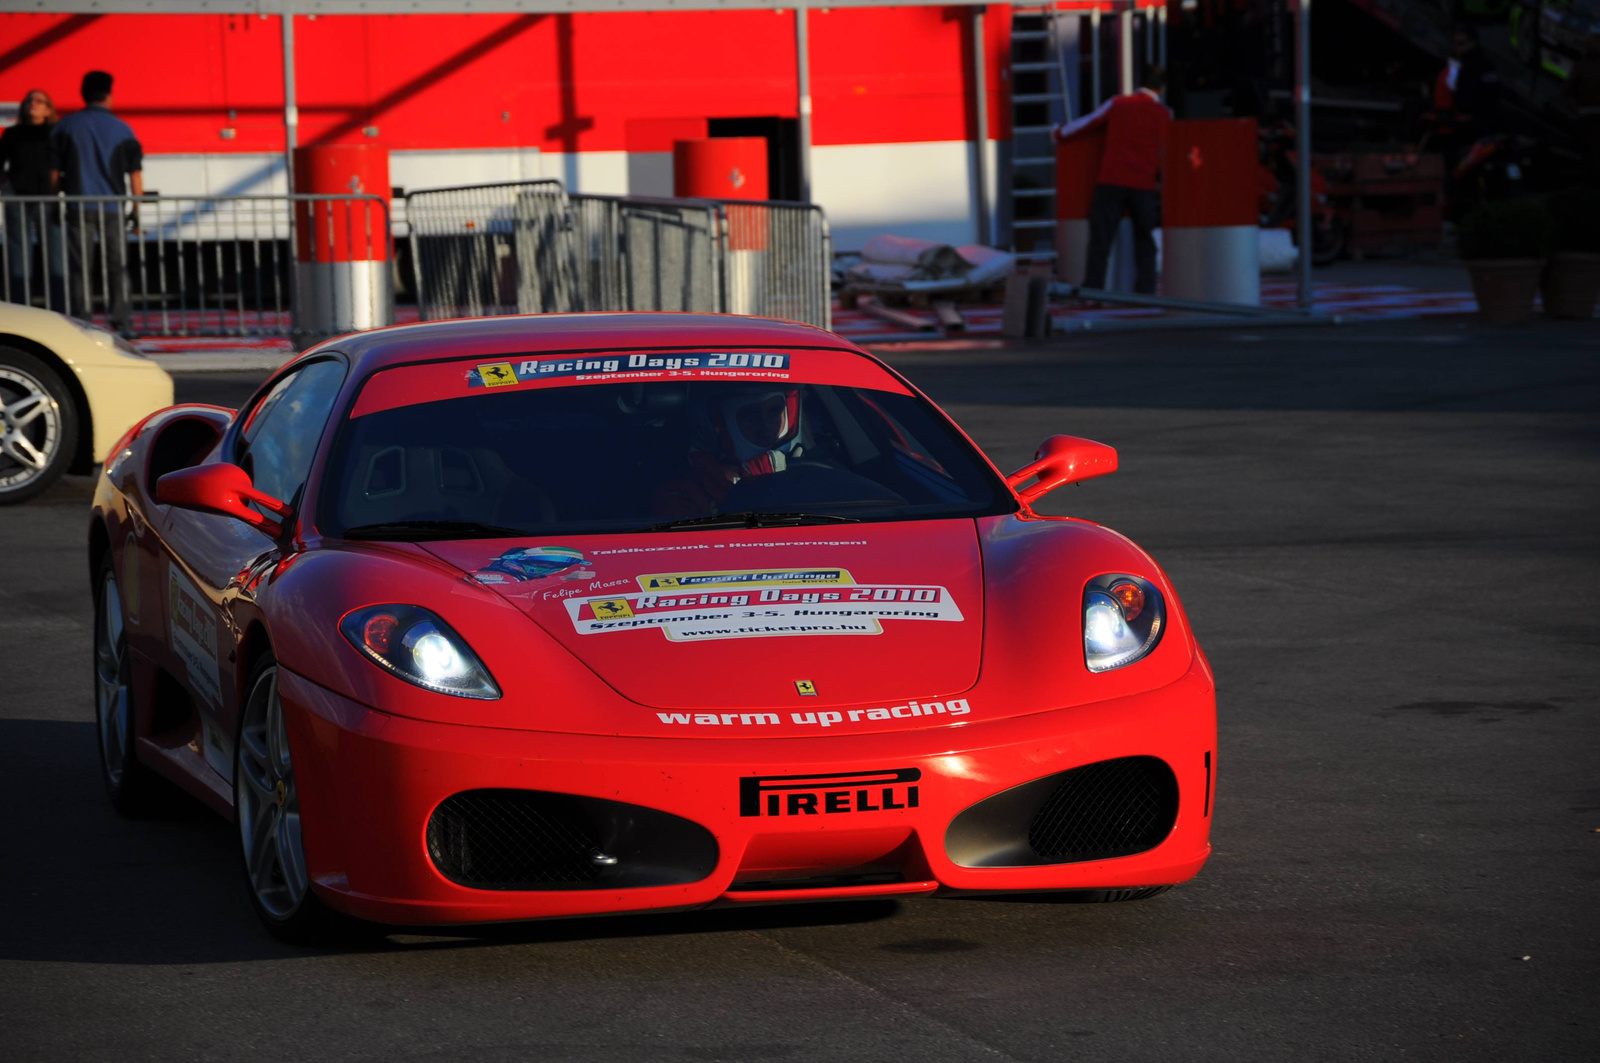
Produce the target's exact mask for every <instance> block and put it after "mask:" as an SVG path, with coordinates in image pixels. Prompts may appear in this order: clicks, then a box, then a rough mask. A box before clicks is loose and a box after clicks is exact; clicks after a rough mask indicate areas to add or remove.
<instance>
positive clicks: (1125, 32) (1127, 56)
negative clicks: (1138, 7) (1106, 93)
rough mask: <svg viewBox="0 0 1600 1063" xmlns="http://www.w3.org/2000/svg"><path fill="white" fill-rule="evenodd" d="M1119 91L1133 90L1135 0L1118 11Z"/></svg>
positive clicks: (1130, 0) (1125, 93) (1131, 0)
mask: <svg viewBox="0 0 1600 1063" xmlns="http://www.w3.org/2000/svg"><path fill="white" fill-rule="evenodd" d="M1117 91H1118V92H1120V93H1122V94H1123V95H1124V96H1126V95H1128V94H1129V93H1131V92H1132V91H1133V0H1128V5H1127V6H1126V7H1124V8H1123V9H1122V10H1121V11H1119V12H1117Z"/></svg>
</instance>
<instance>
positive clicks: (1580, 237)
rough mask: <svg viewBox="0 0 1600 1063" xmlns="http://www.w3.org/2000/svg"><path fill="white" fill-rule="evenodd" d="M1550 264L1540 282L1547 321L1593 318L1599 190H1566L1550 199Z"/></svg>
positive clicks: (1598, 285) (1599, 281) (1599, 276)
mask: <svg viewBox="0 0 1600 1063" xmlns="http://www.w3.org/2000/svg"><path fill="white" fill-rule="evenodd" d="M1550 218H1551V220H1552V222H1553V223H1554V225H1555V230H1554V232H1552V233H1551V236H1550V261H1549V262H1547V263H1546V264H1545V267H1544V276H1543V277H1542V278H1541V279H1540V291H1541V293H1542V294H1543V296H1544V312H1545V314H1547V315H1548V316H1550V317H1574V318H1592V317H1594V304H1595V300H1596V298H1597V297H1600V190H1597V189H1593V188H1569V189H1568V190H1567V191H1565V192H1557V193H1556V194H1555V195H1553V196H1551V197H1550Z"/></svg>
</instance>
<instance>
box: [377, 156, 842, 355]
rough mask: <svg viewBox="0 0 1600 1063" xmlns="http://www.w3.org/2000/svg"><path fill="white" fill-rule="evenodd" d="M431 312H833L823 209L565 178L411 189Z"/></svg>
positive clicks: (420, 275) (422, 285)
mask: <svg viewBox="0 0 1600 1063" xmlns="http://www.w3.org/2000/svg"><path fill="white" fill-rule="evenodd" d="M406 216H407V219H408V221H409V222H410V227H411V242H412V252H413V253H412V259H413V262H414V269H415V277H416V290H417V302H418V306H419V309H420V313H421V316H422V317H423V318H424V319H428V320H432V319H437V318H444V317H473V316H480V315H487V314H515V313H537V312H549V311H575V310H680V311H700V312H711V313H719V312H720V313H735V314H754V315H760V316H769V317H783V318H789V319H791V320H795V321H806V322H809V323H811V324H816V325H821V326H823V327H824V328H826V327H828V326H829V324H830V313H831V308H832V298H831V295H830V292H829V280H830V266H831V258H832V254H831V248H830V243H829V237H828V225H827V219H826V218H825V217H824V216H823V213H822V210H821V208H820V207H816V206H812V205H810V204H800V203H776V202H745V201H719V200H704V199H658V198H651V197H645V196H600V195H580V194H567V193H566V192H564V191H563V190H562V187H561V184H560V182H558V181H525V182H514V183H508V184H495V185H477V186H463V187H459V188H445V189H427V190H423V191H417V192H413V193H411V194H410V195H408V196H407V197H406Z"/></svg>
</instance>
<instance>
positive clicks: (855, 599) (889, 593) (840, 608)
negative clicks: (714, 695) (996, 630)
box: [563, 569, 963, 642]
mask: <svg viewBox="0 0 1600 1063" xmlns="http://www.w3.org/2000/svg"><path fill="white" fill-rule="evenodd" d="M768 572H770V573H778V572H782V573H783V574H784V575H785V576H787V577H789V578H787V579H782V580H772V581H768V580H765V579H762V578H759V577H762V576H764V575H767V574H768V573H767V572H718V573H705V572H678V573H672V574H670V575H656V576H641V577H639V583H640V585H641V587H645V586H647V585H653V586H656V587H659V588H660V589H648V590H641V592H640V593H638V594H608V595H601V596H598V597H590V598H569V599H567V600H566V601H565V602H564V603H563V604H564V605H565V606H566V608H567V615H568V616H569V617H571V619H572V626H573V627H574V628H575V629H576V630H577V632H578V634H580V635H605V634H615V633H617V632H621V631H640V630H645V629H649V628H655V629H657V630H659V631H661V633H662V634H664V635H665V636H666V637H667V639H668V640H669V641H672V642H706V641H710V640H714V639H751V638H770V637H778V636H785V635H881V634H882V633H883V622H884V621H886V620H887V621H897V620H956V621H959V620H962V619H963V617H962V615H961V610H960V608H958V607H957V606H956V603H955V600H954V599H953V598H951V596H950V591H949V589H948V588H945V587H938V586H911V585H898V584H896V585H890V584H857V583H854V582H853V581H851V580H850V574H849V573H848V572H845V571H844V570H842V569H827V570H820V569H789V570H778V569H773V570H768ZM818 574H822V575H827V576H831V577H832V579H831V580H817V581H815V582H812V581H808V580H806V579H805V578H804V577H806V576H808V575H818ZM696 577H700V578H717V579H720V580H722V582H694V581H693V580H694V578H696ZM730 577H735V578H733V579H731V580H730ZM796 577H799V578H796ZM686 579H688V580H690V582H687V583H684V582H681V581H684V580H686ZM668 580H674V581H680V582H677V583H673V584H668V583H666V581H668ZM829 588H834V589H829Z"/></svg>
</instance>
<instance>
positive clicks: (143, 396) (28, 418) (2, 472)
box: [0, 302, 172, 506]
mask: <svg viewBox="0 0 1600 1063" xmlns="http://www.w3.org/2000/svg"><path fill="white" fill-rule="evenodd" d="M170 405H172V378H171V377H170V376H168V375H167V374H166V371H165V370H163V369H162V368H161V367H160V366H158V365H156V364H155V363H154V362H152V361H150V360H149V359H148V358H146V357H145V356H144V355H142V354H140V353H139V352H138V351H137V350H135V349H134V347H133V345H132V344H130V343H128V342H127V341H126V340H124V339H122V338H121V337H120V336H116V335H114V334H112V333H110V332H107V331H106V330H105V329H102V328H97V327H95V326H94V325H91V324H89V323H87V322H84V321H79V320H77V319H75V318H70V317H66V316H65V315H62V314H57V313H54V312H52V311H49V310H37V309H34V308H33V307H30V306H17V305H15V304H12V303H3V302H0V506H4V505H10V504H11V503H14V502H22V501H24V500H26V499H29V498H32V497H33V496H34V495H36V494H38V493H39V492H40V491H43V490H44V489H45V488H47V487H49V486H50V485H51V484H52V483H54V482H55V481H56V480H57V479H58V478H59V477H60V476H61V474H62V473H65V472H69V471H70V472H89V471H90V470H91V469H93V468H94V466H95V465H97V464H98V463H99V462H101V461H103V460H105V457H106V452H107V451H108V450H110V449H111V446H112V444H114V443H116V441H117V439H118V437H119V436H121V435H122V433H123V432H125V431H127V430H128V428H129V427H131V426H132V425H133V424H134V423H135V422H136V421H138V420H139V419H140V418H142V417H144V416H145V415H146V414H148V413H150V412H152V411H154V410H159V409H161V408H162V407H163V406H170Z"/></svg>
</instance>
